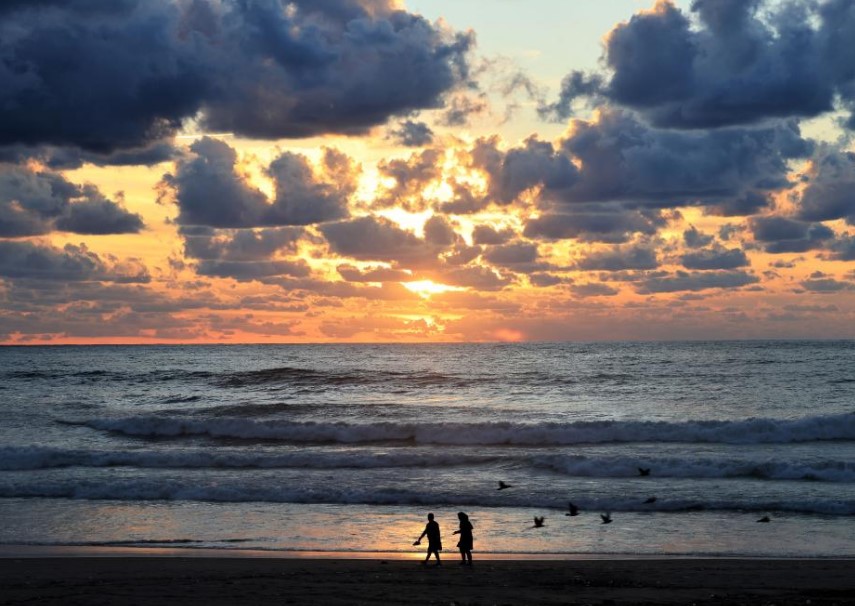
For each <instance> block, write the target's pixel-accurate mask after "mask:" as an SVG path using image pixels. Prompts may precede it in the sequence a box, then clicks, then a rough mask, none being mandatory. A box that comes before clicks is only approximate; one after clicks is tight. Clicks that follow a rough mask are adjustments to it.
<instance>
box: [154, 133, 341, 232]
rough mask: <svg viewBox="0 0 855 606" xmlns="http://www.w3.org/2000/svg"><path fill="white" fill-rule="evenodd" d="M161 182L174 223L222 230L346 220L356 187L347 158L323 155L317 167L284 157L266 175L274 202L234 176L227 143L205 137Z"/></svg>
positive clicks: (234, 162) (231, 152)
mask: <svg viewBox="0 0 855 606" xmlns="http://www.w3.org/2000/svg"><path fill="white" fill-rule="evenodd" d="M190 149H191V150H192V152H193V153H192V155H190V156H188V157H187V158H185V159H183V160H182V161H180V162H178V164H177V169H176V172H175V174H174V175H166V176H165V177H164V182H165V183H166V184H167V185H168V186H170V187H171V188H172V189H173V191H174V192H175V200H176V202H177V204H178V207H179V210H180V212H179V215H178V223H179V224H181V225H204V226H210V227H221V228H239V227H262V226H276V225H309V224H312V223H319V222H322V221H332V220H336V219H341V218H344V217H346V216H347V213H348V210H347V200H348V196H350V195H351V194H352V193H353V190H354V189H355V187H356V180H355V179H356V177H355V171H356V169H355V167H354V166H353V164H352V162H351V161H350V159H349V158H347V156H345V155H344V154H342V153H340V152H337V151H334V150H329V149H327V150H325V153H324V156H323V159H322V162H321V166H320V167H319V168H317V169H315V168H313V167H312V166H311V165H310V164H309V162H308V160H307V159H306V158H305V156H302V155H300V154H294V153H291V152H284V153H282V154H281V155H280V156H279V157H278V158H276V159H275V160H274V161H273V162H272V163H271V164H270V166H269V167H267V174H268V175H269V176H270V178H271V179H273V181H274V185H275V188H276V192H275V197H274V198H273V200H268V199H267V196H266V195H265V194H264V193H262V192H261V191H260V190H259V189H258V188H256V187H254V186H252V185H251V184H250V183H248V182H247V181H246V179H245V178H244V177H243V176H242V175H241V174H240V173H239V170H238V167H237V153H236V152H235V150H234V149H232V148H231V147H230V146H229V145H228V144H226V143H224V142H222V141H218V140H216V139H212V138H209V137H204V138H202V139H200V140H199V141H196V142H195V143H194V144H193V145H192V146H191V148H190Z"/></svg>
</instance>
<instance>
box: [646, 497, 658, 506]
mask: <svg viewBox="0 0 855 606" xmlns="http://www.w3.org/2000/svg"><path fill="white" fill-rule="evenodd" d="M655 502H656V497H647V500H645V501H644V504H645V505H650V503H655Z"/></svg>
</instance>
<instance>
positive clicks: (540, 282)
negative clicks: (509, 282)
mask: <svg viewBox="0 0 855 606" xmlns="http://www.w3.org/2000/svg"><path fill="white" fill-rule="evenodd" d="M528 281H529V282H531V285H532V286H537V287H538V288H548V287H549V286H555V285H557V284H561V283H562V282H564V278H562V277H561V276H556V275H555V274H550V273H547V272H535V273H532V274H529V275H528Z"/></svg>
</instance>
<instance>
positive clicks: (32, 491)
mask: <svg viewBox="0 0 855 606" xmlns="http://www.w3.org/2000/svg"><path fill="white" fill-rule="evenodd" d="M0 498H14V499H27V498H50V499H75V500H88V501H102V500H108V501H201V502H213V503H249V502H258V503H296V504H337V505H396V506H421V507H424V506H449V505H454V506H455V507H471V508H475V507H520V508H522V507H526V508H537V509H553V510H556V511H564V510H565V509H566V507H567V500H566V497H565V495H563V494H562V495H557V496H556V495H553V494H550V495H547V494H545V493H543V492H527V491H516V492H514V493H513V494H505V492H497V491H494V490H489V491H486V492H483V493H468V494H459V493H454V494H452V493H448V492H442V491H423V490H409V489H407V488H390V487H376V486H354V485H350V486H347V487H342V486H339V485H338V484H327V485H318V484H313V483H308V482H294V483H286V484H281V483H276V482H266V483H263V484H255V485H253V484H248V483H246V482H242V481H235V482H222V481H217V482H213V481H212V482H209V483H206V484H199V483H193V482H188V481H187V480H186V479H181V478H172V479H166V478H156V479H109V480H101V481H95V480H90V481H87V482H85V483H81V482H77V481H74V480H71V479H66V480H63V479H54V480H47V479H43V480H39V481H29V482H17V483H12V482H3V481H0ZM573 501H574V503H575V504H576V505H577V506H578V507H579V508H580V509H581V510H582V511H583V512H585V513H586V515H594V512H597V513H599V512H602V511H611V512H654V511H655V512H663V513H684V512H692V511H735V512H764V513H772V512H788V513H807V514H823V515H840V516H850V515H855V500H853V499H847V498H822V497H814V498H806V497H804V496H803V495H798V496H793V497H791V499H787V498H782V497H776V496H766V497H756V496H754V497H745V498H742V497H740V496H739V495H738V494H730V495H724V496H712V497H710V498H705V499H704V500H703V501H699V500H697V499H690V498H687V497H685V496H675V497H669V498H660V499H659V500H657V501H656V502H655V503H652V504H645V503H644V498H643V495H625V494H621V495H613V496H587V497H586V496H582V495H578V496H574V497H573Z"/></svg>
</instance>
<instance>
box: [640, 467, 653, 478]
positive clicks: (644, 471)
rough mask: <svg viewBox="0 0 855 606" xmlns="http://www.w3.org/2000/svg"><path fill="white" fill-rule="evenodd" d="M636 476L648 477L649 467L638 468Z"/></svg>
mask: <svg viewBox="0 0 855 606" xmlns="http://www.w3.org/2000/svg"><path fill="white" fill-rule="evenodd" d="M638 475H640V476H649V475H650V468H649V467H639V468H638Z"/></svg>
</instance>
